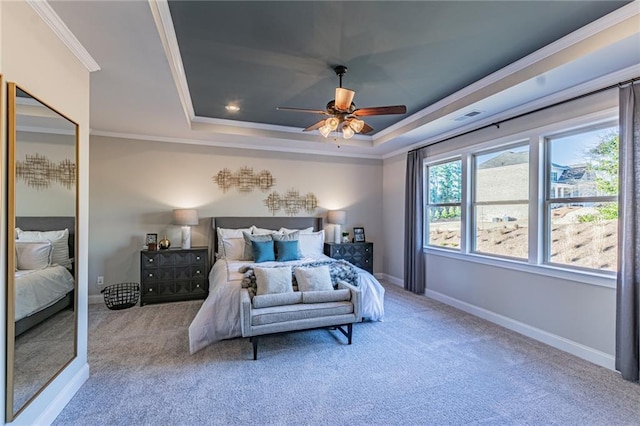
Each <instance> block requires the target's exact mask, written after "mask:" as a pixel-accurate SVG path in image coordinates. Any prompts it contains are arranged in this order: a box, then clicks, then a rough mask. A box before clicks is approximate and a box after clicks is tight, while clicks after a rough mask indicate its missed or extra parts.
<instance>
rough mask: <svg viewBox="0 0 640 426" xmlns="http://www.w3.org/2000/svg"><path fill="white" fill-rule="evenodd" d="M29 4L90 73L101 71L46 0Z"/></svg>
mask: <svg viewBox="0 0 640 426" xmlns="http://www.w3.org/2000/svg"><path fill="white" fill-rule="evenodd" d="M27 4H29V6H31V8H33V10H35V12H36V13H37V14H38V16H40V18H41V19H42V20H43V21H44V22H45V23H46V24H47V25H48V26H49V28H51V30H52V31H53V32H54V33H55V34H56V36H58V38H59V39H60V41H62V43H64V45H65V46H67V49H69V50H70V51H71V53H73V54H74V55H75V56H76V58H78V60H79V61H80V63H82V65H84V67H85V68H86V69H87V70H88V71H89V72H94V71H99V70H100V65H98V63H97V62H96V61H95V59H93V57H92V56H91V55H90V54H89V52H88V51H87V49H85V48H84V46H83V45H82V44H81V43H80V41H78V39H77V38H76V36H75V35H73V33H72V32H71V30H70V29H69V27H67V25H66V24H65V23H64V22H63V21H62V19H61V18H60V16H58V14H57V13H56V12H55V11H54V10H53V9H52V8H51V5H50V4H49V3H47V1H46V0H27Z"/></svg>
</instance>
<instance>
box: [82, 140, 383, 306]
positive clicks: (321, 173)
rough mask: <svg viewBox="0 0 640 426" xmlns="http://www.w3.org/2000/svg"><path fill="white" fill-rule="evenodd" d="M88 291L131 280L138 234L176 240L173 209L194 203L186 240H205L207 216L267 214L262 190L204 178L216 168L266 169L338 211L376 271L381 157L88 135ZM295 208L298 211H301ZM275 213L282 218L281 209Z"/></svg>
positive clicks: (281, 185) (281, 188) (282, 187)
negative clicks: (367, 246)
mask: <svg viewBox="0 0 640 426" xmlns="http://www.w3.org/2000/svg"><path fill="white" fill-rule="evenodd" d="M90 143H91V175H90V194H91V195H90V217H91V223H90V248H89V281H90V294H92V295H97V294H98V293H99V287H98V286H97V285H96V277H97V276H98V275H102V276H104V277H105V284H109V283H116V282H123V281H136V282H137V281H139V251H140V249H141V248H142V246H143V244H144V238H145V234H146V233H157V234H158V237H159V238H162V236H164V235H165V234H166V235H167V237H168V238H169V240H171V241H172V242H174V245H179V241H180V228H179V227H178V226H174V225H171V210H172V209H174V208H197V209H198V211H199V215H200V218H201V223H200V225H199V226H197V227H194V228H193V229H192V241H191V244H192V246H198V245H206V244H207V238H208V237H207V235H208V232H209V226H208V225H209V221H207V220H206V219H205V218H207V217H208V218H210V217H212V216H271V215H272V214H271V213H270V212H269V210H268V209H267V208H266V206H265V205H264V201H263V200H264V199H265V198H266V197H267V195H268V194H269V192H266V193H265V192H261V191H259V190H257V189H256V190H254V191H253V192H250V193H245V194H242V193H239V192H238V191H237V190H236V189H231V190H229V191H227V192H223V191H222V189H220V188H219V187H218V185H217V184H216V183H215V182H214V181H213V180H212V177H213V176H215V175H217V173H218V172H219V171H220V170H221V169H223V168H225V167H226V168H228V169H229V170H230V171H232V172H235V171H237V170H238V169H239V168H240V167H244V166H246V167H251V168H253V170H254V172H256V173H257V172H260V171H262V170H268V171H269V172H271V174H272V175H273V177H274V178H275V179H276V185H275V187H274V188H272V190H275V191H277V192H278V193H280V194H282V193H284V192H286V191H287V190H289V189H291V188H294V189H297V190H298V191H299V192H300V194H302V195H303V194H307V193H309V192H310V193H313V194H315V196H316V197H317V199H318V202H319V207H318V209H316V212H315V214H311V215H312V216H324V215H325V213H326V211H327V210H336V209H340V210H346V211H347V223H346V225H344V226H343V229H345V230H348V231H350V232H351V231H352V228H353V227H354V226H363V227H364V228H365V233H366V238H367V241H372V242H373V243H374V271H375V272H381V271H382V268H383V266H382V259H383V253H384V240H385V239H384V234H383V227H382V206H383V203H382V191H381V188H382V167H381V166H382V161H380V160H361V159H353V158H351V159H345V158H339V157H322V156H309V155H299V154H286V153H275V152H268V151H251V150H240V149H228V148H217V147H207V146H200V145H188V144H178V143H165V142H151V141H142V140H131V139H116V138H107V137H100V136H92V137H91V141H90ZM309 215H310V214H309V213H306V212H301V213H300V214H299V215H298V216H309ZM276 216H286V214H285V213H284V212H282V211H280V212H278V213H277V214H276Z"/></svg>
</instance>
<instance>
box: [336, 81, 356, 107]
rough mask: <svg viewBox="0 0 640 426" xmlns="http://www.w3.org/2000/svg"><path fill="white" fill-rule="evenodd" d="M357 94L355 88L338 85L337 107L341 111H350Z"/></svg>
mask: <svg viewBox="0 0 640 426" xmlns="http://www.w3.org/2000/svg"><path fill="white" fill-rule="evenodd" d="M355 95H356V92H354V91H353V90H349V89H345V88H343V87H336V99H335V108H336V109H337V110H340V111H349V108H350V107H351V102H353V97H354V96H355Z"/></svg>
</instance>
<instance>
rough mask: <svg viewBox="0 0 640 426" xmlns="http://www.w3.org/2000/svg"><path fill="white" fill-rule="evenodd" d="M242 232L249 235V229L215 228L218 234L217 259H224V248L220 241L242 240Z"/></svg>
mask: <svg viewBox="0 0 640 426" xmlns="http://www.w3.org/2000/svg"><path fill="white" fill-rule="evenodd" d="M243 231H244V232H248V233H251V228H240V229H228V228H216V232H217V234H218V259H224V247H223V244H222V240H223V239H225V238H242V232H243Z"/></svg>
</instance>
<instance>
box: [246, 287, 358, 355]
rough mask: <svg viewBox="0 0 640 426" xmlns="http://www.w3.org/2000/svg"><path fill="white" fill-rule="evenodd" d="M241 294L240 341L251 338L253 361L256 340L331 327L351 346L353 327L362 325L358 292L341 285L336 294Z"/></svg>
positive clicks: (327, 292) (256, 348)
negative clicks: (274, 335)
mask: <svg viewBox="0 0 640 426" xmlns="http://www.w3.org/2000/svg"><path fill="white" fill-rule="evenodd" d="M241 291H242V293H241V297H240V322H241V329H242V337H249V338H250V341H251V342H252V344H253V359H254V360H256V359H257V358H258V336H262V335H266V334H274V333H283V332H289V331H298V330H309V329H314V328H329V327H330V328H335V329H337V330H339V331H340V332H341V333H342V334H344V335H345V337H346V338H347V341H348V344H351V341H352V336H353V323H354V322H360V321H362V302H361V300H362V294H361V292H360V289H359V288H357V287H354V286H352V285H351V284H349V283H346V282H344V281H340V282H338V288H337V289H335V290H324V291H294V292H287V293H278V294H262V295H256V296H253V298H252V297H251V296H250V293H249V290H248V289H246V288H243V289H242V290H241ZM343 327H346V328H347V329H346V330H345V329H344V328H343Z"/></svg>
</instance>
